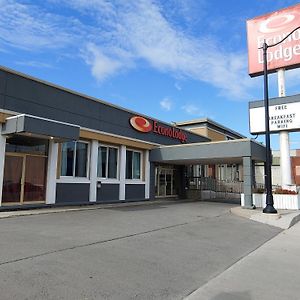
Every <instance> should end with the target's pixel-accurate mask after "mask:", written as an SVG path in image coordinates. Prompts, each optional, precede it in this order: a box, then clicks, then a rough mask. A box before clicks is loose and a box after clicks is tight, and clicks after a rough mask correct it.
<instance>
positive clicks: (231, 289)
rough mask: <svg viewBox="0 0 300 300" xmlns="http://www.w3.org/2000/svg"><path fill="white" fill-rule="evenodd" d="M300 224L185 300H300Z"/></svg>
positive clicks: (278, 236)
mask: <svg viewBox="0 0 300 300" xmlns="http://www.w3.org/2000/svg"><path fill="white" fill-rule="evenodd" d="M299 256H300V223H298V224H296V225H294V226H293V227H291V228H290V229H288V230H285V231H283V232H282V233H280V234H279V235H277V236H276V237H275V238H273V239H271V240H269V241H268V242H266V243H265V244H264V245H263V246H261V247H259V248H258V249H257V250H255V251H253V252H252V253H250V254H249V255H247V256H246V257H244V258H243V259H241V260H240V261H238V262H237V263H235V264H234V265H232V266H231V267H230V268H228V269H227V270H226V271H224V272H223V273H221V274H219V275H218V276H216V277H215V278H212V279H211V280H209V281H208V282H207V283H206V284H205V285H203V286H202V287H200V288H199V289H198V290H196V291H195V292H193V293H192V294H191V295H189V296H188V297H186V298H185V299H186V300H196V299H197V300H202V299H203V300H277V299H278V300H283V299H289V300H299V299H300V274H299V270H300V259H299Z"/></svg>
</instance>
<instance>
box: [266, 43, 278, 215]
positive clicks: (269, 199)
mask: <svg viewBox="0 0 300 300" xmlns="http://www.w3.org/2000/svg"><path fill="white" fill-rule="evenodd" d="M267 50H268V45H267V43H266V41H264V44H263V61H264V102H265V129H266V167H265V170H266V171H265V172H266V174H265V187H266V193H267V195H266V207H265V208H264V209H263V212H264V213H268V214H276V213H277V210H276V209H275V208H274V206H273V205H274V201H273V194H272V152H271V146H270V123H269V119H270V118H269V87H268V62H267Z"/></svg>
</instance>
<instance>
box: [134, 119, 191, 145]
mask: <svg viewBox="0 0 300 300" xmlns="http://www.w3.org/2000/svg"><path fill="white" fill-rule="evenodd" d="M129 122H130V125H131V126H132V127H133V128H134V129H135V130H137V131H140V132H144V133H147V132H153V133H156V134H159V135H164V136H168V137H170V138H173V139H178V140H180V141H181V142H182V143H185V142H186V141H187V135H186V134H185V133H184V132H183V131H182V130H180V129H176V128H174V127H167V126H164V125H161V124H159V123H158V122H157V121H149V120H147V119H146V118H144V117H140V116H134V117H131V118H130V120H129Z"/></svg>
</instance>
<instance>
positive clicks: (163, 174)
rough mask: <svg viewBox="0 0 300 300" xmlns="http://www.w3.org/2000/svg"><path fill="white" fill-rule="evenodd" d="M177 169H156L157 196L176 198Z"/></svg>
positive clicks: (159, 167)
mask: <svg viewBox="0 0 300 300" xmlns="http://www.w3.org/2000/svg"><path fill="white" fill-rule="evenodd" d="M176 195H177V193H176V189H175V169H174V168H173V167H172V166H158V167H156V168H155V196H156V197H170V196H176Z"/></svg>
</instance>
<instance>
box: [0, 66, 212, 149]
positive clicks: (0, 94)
mask: <svg viewBox="0 0 300 300" xmlns="http://www.w3.org/2000/svg"><path fill="white" fill-rule="evenodd" d="M0 79H2V80H0V83H1V85H0V108H3V109H6V110H11V111H15V112H18V113H25V114H31V115H34V116H38V117H42V118H48V119H52V120H56V121H62V122H67V123H71V124H74V125H79V126H81V127H86V128H90V129H95V130H100V131H105V132H108V133H112V134H117V135H121V136H125V137H130V138H135V139H140V140H145V141H149V142H154V143H158V144H162V145H172V144H180V141H179V140H177V139H173V138H170V137H166V136H161V135H158V134H155V133H153V132H149V133H147V134H145V133H140V132H138V131H136V130H134V129H133V128H132V127H131V126H130V124H129V119H130V117H132V116H133V115H139V114H137V113H134V112H129V111H127V110H125V109H121V108H118V107H115V106H112V105H109V104H107V103H105V102H102V101H101V102H100V101H96V100H94V99H91V98H89V97H85V96H83V95H80V94H76V93H75V92H74V93H73V92H69V91H66V90H63V89H60V88H58V87H54V86H52V85H48V84H45V83H43V82H39V81H36V80H33V79H30V78H27V77H24V76H21V75H19V74H15V73H13V72H9V71H7V70H3V69H2V70H0ZM149 119H151V118H149ZM159 123H160V124H162V125H164V126H166V127H169V128H172V126H170V125H169V124H166V123H164V122H160V121H159ZM185 134H186V135H187V137H188V141H187V142H188V143H193V142H203V141H208V139H207V138H205V137H202V136H199V135H196V134H193V133H191V132H188V131H185Z"/></svg>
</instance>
